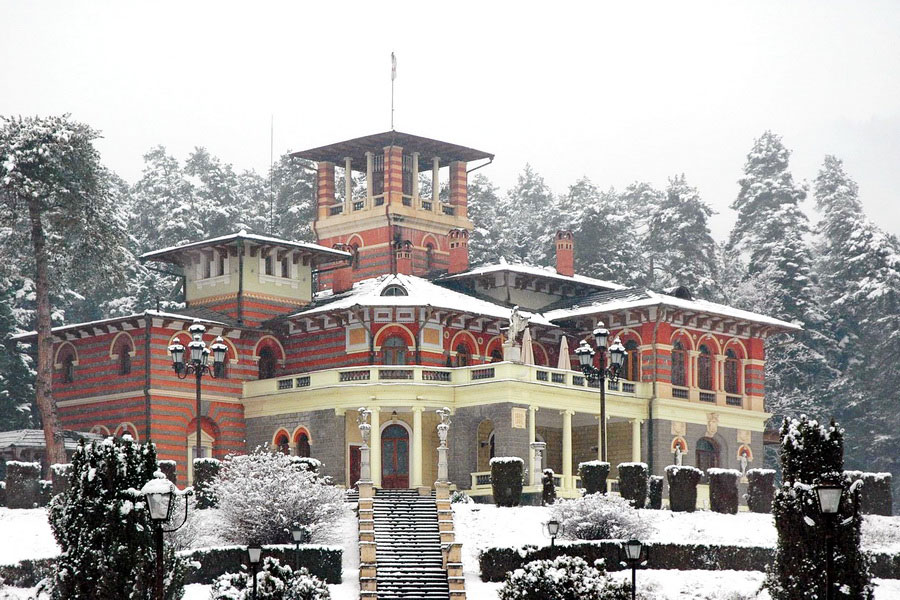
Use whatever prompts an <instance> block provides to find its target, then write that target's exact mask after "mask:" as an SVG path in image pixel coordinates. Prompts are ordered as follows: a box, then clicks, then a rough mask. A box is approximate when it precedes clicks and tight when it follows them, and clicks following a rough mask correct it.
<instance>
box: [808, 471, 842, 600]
mask: <svg viewBox="0 0 900 600" xmlns="http://www.w3.org/2000/svg"><path fill="white" fill-rule="evenodd" d="M813 489H814V490H815V491H816V496H817V498H818V500H819V514H821V515H822V519H823V520H824V522H825V600H833V598H834V573H832V569H833V568H834V567H833V565H832V561H833V555H834V525H835V521H836V520H837V517H838V512H839V511H840V509H841V496H842V495H843V493H844V487H843V486H842V485H841V484H839V483H835V482H826V483H820V484H819V485H817V486H815V487H814V488H813Z"/></svg>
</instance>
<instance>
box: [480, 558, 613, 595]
mask: <svg viewBox="0 0 900 600" xmlns="http://www.w3.org/2000/svg"><path fill="white" fill-rule="evenodd" d="M498 597H499V599H500V600H628V599H629V598H631V584H630V583H629V582H619V583H617V582H615V581H613V580H612V579H610V578H609V576H607V575H606V573H605V572H604V571H603V570H602V568H596V567H592V566H591V565H589V564H587V562H585V561H584V559H581V558H578V557H570V556H559V557H557V558H555V559H554V560H536V561H533V562H530V563H528V564H526V565H525V566H524V567H522V568H521V569H516V570H515V571H513V572H512V573H510V574H509V575H507V576H506V581H505V582H504V583H503V586H502V587H501V588H500V593H499V596H498Z"/></svg>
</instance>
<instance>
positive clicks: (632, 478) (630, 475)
mask: <svg viewBox="0 0 900 600" xmlns="http://www.w3.org/2000/svg"><path fill="white" fill-rule="evenodd" d="M616 468H617V469H618V470H619V494H620V495H621V496H622V497H623V498H625V499H626V500H630V501H631V504H632V506H634V507H635V508H644V504H646V503H647V477H648V476H649V474H650V472H649V471H648V469H647V463H642V462H627V463H620V464H619V465H618V466H617V467H616Z"/></svg>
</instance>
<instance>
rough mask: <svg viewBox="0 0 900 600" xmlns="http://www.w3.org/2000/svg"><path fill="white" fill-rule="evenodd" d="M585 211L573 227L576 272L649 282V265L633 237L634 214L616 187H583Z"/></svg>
mask: <svg viewBox="0 0 900 600" xmlns="http://www.w3.org/2000/svg"><path fill="white" fill-rule="evenodd" d="M584 192H585V193H588V194H589V196H588V197H586V198H585V202H584V206H585V208H584V210H583V211H582V212H581V213H580V214H579V215H578V217H577V219H576V220H575V224H574V226H573V228H572V229H573V231H574V233H575V239H577V240H578V243H577V244H576V248H575V271H576V272H577V273H580V274H582V275H587V276H589V277H597V278H599V279H605V280H608V281H614V282H618V283H622V284H626V285H642V284H643V283H645V281H646V273H647V270H646V265H645V263H644V260H643V258H642V249H641V244H640V240H639V239H637V238H635V237H633V236H632V235H631V234H630V232H631V231H633V223H634V222H633V219H632V215H631V214H630V213H629V212H628V211H624V210H622V201H621V198H620V197H619V195H618V194H617V193H616V192H615V190H612V189H610V190H609V191H606V192H601V191H599V190H598V189H597V188H596V187H593V188H592V189H591V188H584Z"/></svg>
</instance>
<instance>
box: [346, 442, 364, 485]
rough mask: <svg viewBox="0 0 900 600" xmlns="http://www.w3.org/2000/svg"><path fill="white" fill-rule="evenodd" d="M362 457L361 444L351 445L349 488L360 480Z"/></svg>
mask: <svg viewBox="0 0 900 600" xmlns="http://www.w3.org/2000/svg"><path fill="white" fill-rule="evenodd" d="M360 459H361V456H360V453H359V446H350V481H348V482H347V487H348V488H351V487H356V482H357V481H359V477H360V474H359V472H360V468H359V465H360V463H361V460H360Z"/></svg>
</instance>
